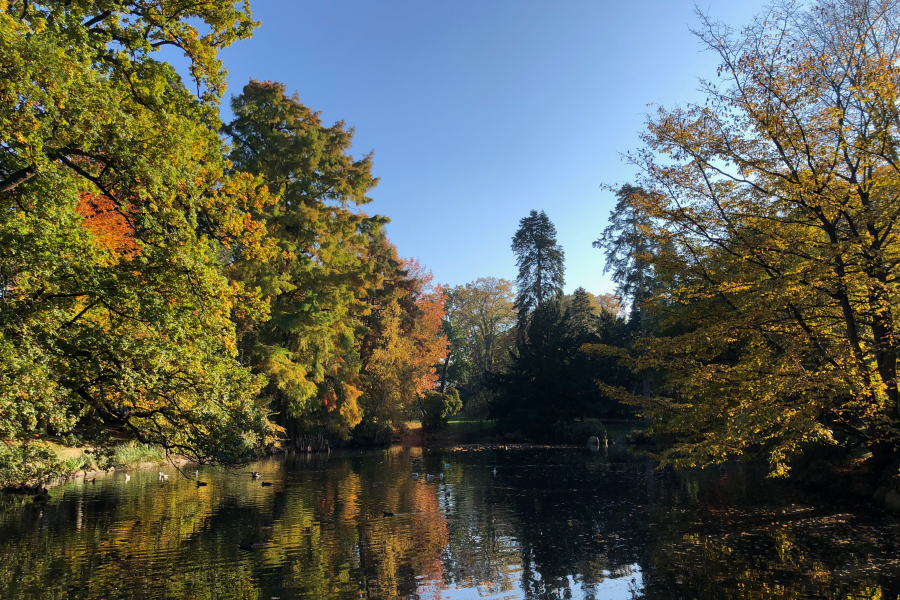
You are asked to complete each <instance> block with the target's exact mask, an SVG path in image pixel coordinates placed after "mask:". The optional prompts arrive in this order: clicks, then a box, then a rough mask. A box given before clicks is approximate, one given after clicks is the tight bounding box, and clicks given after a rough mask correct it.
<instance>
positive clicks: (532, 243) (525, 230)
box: [512, 210, 565, 331]
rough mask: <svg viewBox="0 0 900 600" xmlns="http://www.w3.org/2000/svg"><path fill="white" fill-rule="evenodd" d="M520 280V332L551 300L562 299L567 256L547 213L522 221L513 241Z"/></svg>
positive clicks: (517, 280) (533, 213) (530, 216)
mask: <svg viewBox="0 0 900 600" xmlns="http://www.w3.org/2000/svg"><path fill="white" fill-rule="evenodd" d="M512 251H513V252H514V253H515V255H516V266H518V267H519V276H518V277H517V278H516V288H517V293H516V305H515V307H516V311H517V313H518V323H519V329H520V331H522V330H524V325H525V324H526V322H527V320H528V315H529V314H531V313H532V312H533V311H534V310H536V309H538V308H540V307H541V306H543V304H544V302H546V301H547V300H550V299H551V298H560V297H562V293H563V284H564V282H565V265H564V261H565V253H564V252H563V249H562V246H560V245H559V244H557V243H556V227H555V226H554V225H553V223H552V222H550V219H549V218H548V217H547V213H545V212H544V211H541V212H540V213H538V212H537V211H535V210H533V211H531V213H529V215H528V216H527V217H524V218H523V219H522V220H520V221H519V230H518V231H516V235H514V236H513V239H512Z"/></svg>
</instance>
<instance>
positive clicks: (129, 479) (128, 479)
mask: <svg viewBox="0 0 900 600" xmlns="http://www.w3.org/2000/svg"><path fill="white" fill-rule="evenodd" d="M129 481H131V475H129V474H128V473H125V483H128V482H129Z"/></svg>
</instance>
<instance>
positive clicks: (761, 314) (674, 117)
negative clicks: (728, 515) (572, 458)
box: [629, 0, 900, 473]
mask: <svg viewBox="0 0 900 600" xmlns="http://www.w3.org/2000/svg"><path fill="white" fill-rule="evenodd" d="M698 15H699V17H700V21H701V24H702V27H701V28H700V30H699V31H697V32H696V34H697V36H698V37H699V38H700V40H701V41H702V42H703V43H704V44H705V46H706V47H707V48H708V49H709V50H711V51H713V52H715V53H717V54H718V56H719V58H720V61H721V62H720V66H719V72H718V75H719V77H718V78H717V79H716V80H713V81H706V80H701V85H702V90H703V92H705V95H706V100H705V102H704V103H702V104H691V105H687V106H685V107H683V108H676V109H664V108H660V109H659V110H658V111H657V112H656V114H655V115H653V116H652V117H650V119H649V123H648V129H647V132H646V133H645V134H644V135H643V141H644V142H645V144H646V145H645V147H644V149H642V150H640V151H639V152H637V153H635V154H633V155H632V156H631V159H632V161H633V163H634V164H635V165H637V166H638V167H640V170H641V173H642V176H641V178H640V180H639V182H638V183H639V184H640V185H641V186H642V187H643V189H644V190H646V192H647V193H646V194H633V195H631V196H629V202H631V203H632V208H633V209H634V210H635V211H639V212H640V213H641V214H644V215H646V217H647V219H646V222H645V223H644V224H643V225H642V227H643V231H642V232H641V233H642V234H643V235H645V236H647V237H648V238H649V239H652V240H653V241H654V242H655V243H656V244H657V246H658V247H659V248H661V250H660V252H659V254H658V256H655V257H654V258H653V261H654V265H653V266H654V270H655V272H656V274H657V276H658V278H659V281H658V286H657V293H656V296H655V298H654V299H653V301H652V305H653V309H654V311H655V313H656V316H657V318H658V319H659V321H658V323H659V324H658V329H657V331H656V335H655V337H651V338H648V339H645V340H642V341H641V342H639V343H638V348H637V349H638V350H639V357H638V358H637V359H629V360H630V361H631V365H632V367H634V368H635V369H636V370H641V369H653V370H654V371H655V372H657V373H665V374H666V379H665V381H664V382H662V384H661V385H662V387H661V388H660V389H661V390H665V391H661V392H660V395H659V397H656V398H653V399H651V400H650V401H648V402H647V405H646V409H647V410H648V411H649V413H650V414H652V416H653V418H654V426H655V427H656V428H657V430H659V431H665V432H667V433H668V434H670V435H672V436H674V439H675V440H676V442H675V444H674V445H673V446H672V447H671V448H670V449H669V450H667V451H666V452H665V453H664V458H665V459H666V460H667V461H669V462H672V463H674V464H676V465H684V466H690V465H697V464H709V463H714V462H719V461H722V460H725V459H726V458H728V457H730V456H735V455H741V454H744V453H747V452H750V451H754V450H762V451H763V452H764V453H765V454H766V455H767V456H768V458H769V460H770V461H771V465H772V468H773V472H774V473H784V472H786V469H787V467H788V461H789V458H790V457H791V456H792V455H793V454H794V453H795V452H796V451H797V450H798V449H799V448H800V446H801V445H803V444H804V443H806V442H810V441H818V442H824V443H829V444H837V443H843V444H847V445H857V444H865V445H867V446H868V448H869V449H871V451H872V452H873V454H874V457H875V459H876V461H877V462H879V463H881V464H885V463H887V462H890V461H894V460H896V458H895V457H896V456H897V454H896V453H895V451H896V449H897V448H898V446H900V436H898V433H900V431H898V424H900V423H898V420H900V411H898V402H900V394H898V387H897V342H898V340H897V331H896V326H895V323H894V322H895V320H896V318H895V312H896V311H897V309H898V285H897V269H898V267H900V238H898V229H897V224H898V217H900V156H898V139H900V114H898V108H897V107H898V100H900V98H898V87H900V70H898V64H900V3H898V2H896V1H894V0H849V1H844V2H834V1H820V2H815V3H813V4H812V5H806V4H804V3H800V2H795V1H790V0H787V1H782V2H778V3H776V4H773V5H771V6H770V7H769V8H768V9H767V11H766V12H765V13H764V14H762V15H760V16H759V17H757V18H756V19H755V20H754V21H753V22H752V23H751V24H750V25H749V26H748V27H746V28H745V29H743V30H741V31H736V30H734V29H732V28H730V27H727V26H725V25H723V24H721V23H718V22H715V21H713V20H711V19H709V18H708V17H706V16H705V15H703V14H700V13H698ZM632 399H633V400H634V401H636V402H639V401H640V400H639V399H637V398H632Z"/></svg>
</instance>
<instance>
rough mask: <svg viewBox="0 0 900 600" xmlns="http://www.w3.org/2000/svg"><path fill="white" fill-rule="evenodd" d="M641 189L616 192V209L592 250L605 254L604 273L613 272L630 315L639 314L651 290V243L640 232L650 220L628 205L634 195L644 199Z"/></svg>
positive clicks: (635, 188) (635, 187)
mask: <svg viewBox="0 0 900 600" xmlns="http://www.w3.org/2000/svg"><path fill="white" fill-rule="evenodd" d="M646 194H647V192H646V191H644V189H643V188H641V187H638V186H633V185H629V184H625V185H623V186H622V187H621V188H619V189H618V191H616V198H618V201H617V202H616V207H615V208H614V209H613V210H612V211H611V212H610V213H609V225H607V226H606V229H604V230H603V233H602V234H601V236H600V238H599V239H597V240H596V241H595V242H594V244H593V246H594V248H599V249H601V250H603V251H604V254H605V255H606V265H605V266H604V267H603V273H604V274H606V273H609V272H612V280H613V281H614V282H615V283H616V293H617V294H618V295H619V297H620V298H622V300H623V301H625V302H627V303H630V305H631V312H632V315H633V316H634V315H635V311H636V310H637V311H640V303H641V302H642V301H643V300H645V299H646V298H647V297H648V296H649V295H650V294H651V293H652V290H653V281H654V278H653V270H652V268H651V266H650V262H649V259H650V257H652V256H653V254H654V252H653V241H652V239H651V238H650V237H649V236H647V235H645V233H643V231H644V230H645V229H646V227H648V226H649V225H650V223H649V218H648V217H647V216H646V215H644V214H642V213H640V212H639V211H638V210H636V209H635V203H632V202H630V201H629V199H630V198H631V197H632V196H633V195H639V196H646Z"/></svg>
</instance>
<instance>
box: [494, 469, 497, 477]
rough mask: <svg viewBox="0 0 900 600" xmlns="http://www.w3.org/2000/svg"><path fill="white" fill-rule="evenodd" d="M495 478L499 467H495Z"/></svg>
mask: <svg viewBox="0 0 900 600" xmlns="http://www.w3.org/2000/svg"><path fill="white" fill-rule="evenodd" d="M494 476H495V477H496V476H497V467H494Z"/></svg>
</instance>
